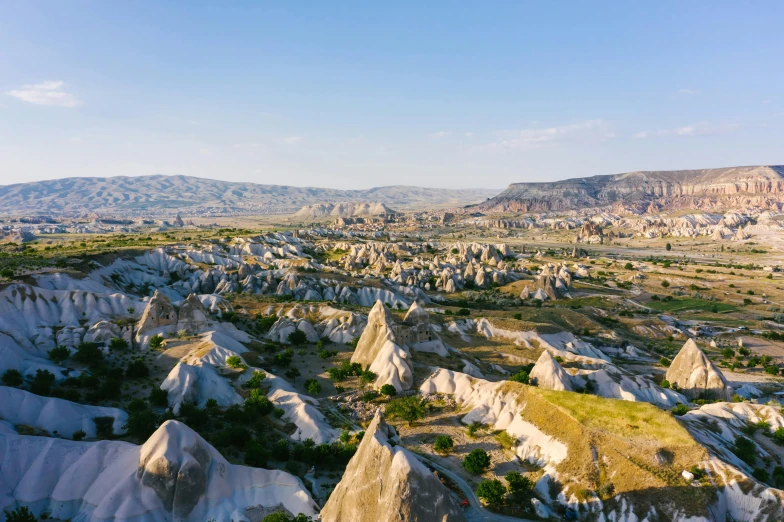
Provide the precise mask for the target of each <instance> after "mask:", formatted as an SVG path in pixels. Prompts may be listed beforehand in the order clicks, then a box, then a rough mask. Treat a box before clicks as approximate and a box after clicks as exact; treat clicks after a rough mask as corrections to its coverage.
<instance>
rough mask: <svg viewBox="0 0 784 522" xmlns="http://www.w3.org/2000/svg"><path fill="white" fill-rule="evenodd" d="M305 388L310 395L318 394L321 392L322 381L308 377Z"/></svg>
mask: <svg viewBox="0 0 784 522" xmlns="http://www.w3.org/2000/svg"><path fill="white" fill-rule="evenodd" d="M305 390H306V391H307V392H308V395H318V394H319V393H321V383H320V382H318V381H317V380H316V379H306V380H305Z"/></svg>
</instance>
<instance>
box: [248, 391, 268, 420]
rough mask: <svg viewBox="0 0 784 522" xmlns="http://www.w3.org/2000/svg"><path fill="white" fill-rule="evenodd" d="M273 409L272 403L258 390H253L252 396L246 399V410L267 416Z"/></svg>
mask: <svg viewBox="0 0 784 522" xmlns="http://www.w3.org/2000/svg"><path fill="white" fill-rule="evenodd" d="M273 408H274V406H273V404H272V401H270V400H269V399H268V398H267V396H266V395H264V393H263V392H262V391H261V390H258V389H254V390H251V391H250V395H248V398H247V399H245V409H246V410H248V411H251V412H253V413H257V414H259V415H267V414H269V413H270V412H271V411H272V409H273Z"/></svg>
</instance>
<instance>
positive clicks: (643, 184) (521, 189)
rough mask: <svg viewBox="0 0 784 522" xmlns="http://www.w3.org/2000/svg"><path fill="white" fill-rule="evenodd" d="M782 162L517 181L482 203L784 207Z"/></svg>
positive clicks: (506, 206) (531, 207)
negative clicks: (749, 165)
mask: <svg viewBox="0 0 784 522" xmlns="http://www.w3.org/2000/svg"><path fill="white" fill-rule="evenodd" d="M783 203H784V167H782V166H756V167H730V168H719V169H701V170H673V171H640V172H627V173H624V174H612V175H606V176H593V177H588V178H575V179H567V180H562V181H553V182H548V183H513V184H511V185H509V187H508V188H507V189H506V190H504V191H503V192H502V193H501V194H499V195H497V196H495V197H494V198H491V199H489V200H487V201H485V202H483V203H481V204H479V205H478V207H477V209H478V210H481V211H483V212H509V213H518V212H520V213H524V212H547V211H565V210H574V209H581V208H599V207H608V206H619V207H625V208H626V209H627V210H637V211H639V212H644V211H648V210H656V209H662V208H684V209H685V208H694V209H716V210H721V209H731V208H741V207H755V206H756V207H761V208H766V209H771V210H781V208H782V204H783Z"/></svg>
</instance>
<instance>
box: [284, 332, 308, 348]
mask: <svg viewBox="0 0 784 522" xmlns="http://www.w3.org/2000/svg"><path fill="white" fill-rule="evenodd" d="M288 340H289V343H291V344H293V345H294V346H299V345H301V344H305V343H306V342H308V336H307V335H305V332H303V331H302V330H294V331H293V332H291V333H290V334H289V336H288Z"/></svg>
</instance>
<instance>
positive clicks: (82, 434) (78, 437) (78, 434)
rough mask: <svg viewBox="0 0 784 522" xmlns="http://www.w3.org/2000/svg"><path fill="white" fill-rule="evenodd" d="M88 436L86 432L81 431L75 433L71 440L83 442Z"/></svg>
mask: <svg viewBox="0 0 784 522" xmlns="http://www.w3.org/2000/svg"><path fill="white" fill-rule="evenodd" d="M86 436H87V434H86V433H85V432H84V431H82V430H79V431H75V432H74V434H73V435H71V438H72V439H73V440H76V441H79V440H82V439H83V438H85V437H86Z"/></svg>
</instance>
